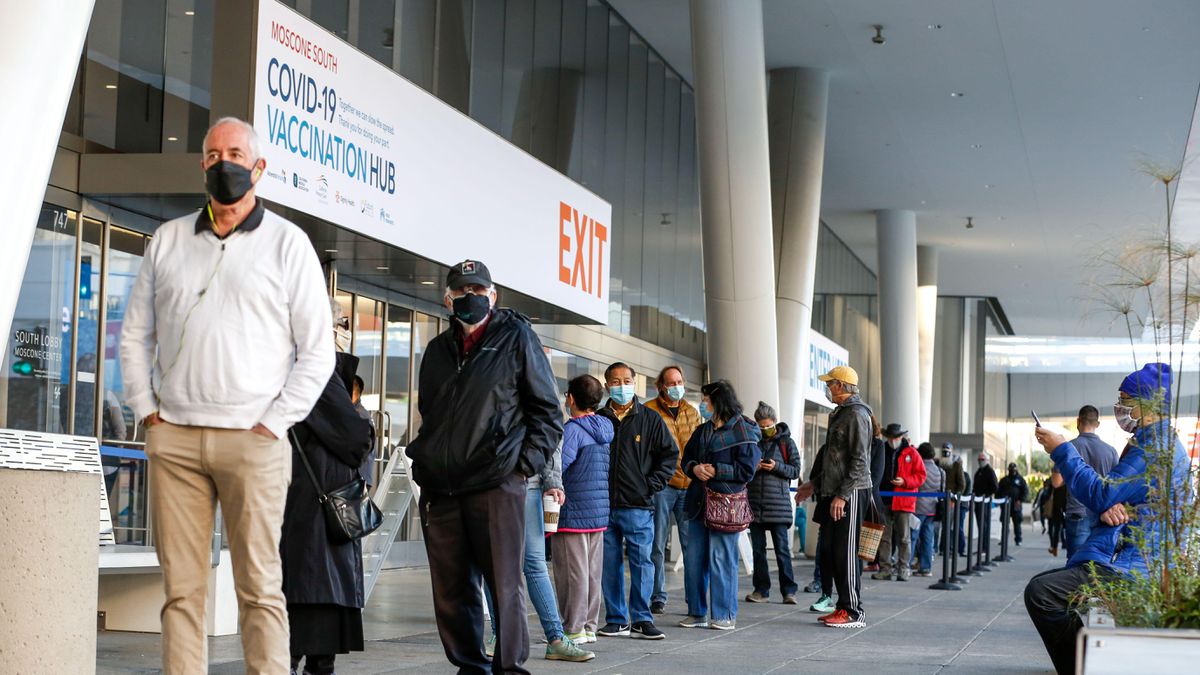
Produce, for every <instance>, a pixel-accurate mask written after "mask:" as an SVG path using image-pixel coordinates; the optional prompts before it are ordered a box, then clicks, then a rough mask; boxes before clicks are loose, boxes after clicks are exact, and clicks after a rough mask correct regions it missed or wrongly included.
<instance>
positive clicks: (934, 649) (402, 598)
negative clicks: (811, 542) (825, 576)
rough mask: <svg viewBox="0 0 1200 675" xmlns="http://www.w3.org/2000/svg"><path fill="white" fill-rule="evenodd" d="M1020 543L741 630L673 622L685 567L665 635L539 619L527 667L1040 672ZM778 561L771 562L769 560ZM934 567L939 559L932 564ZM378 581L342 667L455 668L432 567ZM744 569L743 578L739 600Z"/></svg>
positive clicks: (1034, 564)
mask: <svg viewBox="0 0 1200 675" xmlns="http://www.w3.org/2000/svg"><path fill="white" fill-rule="evenodd" d="M1029 539H1031V540H1033V541H1030V542H1029V543H1030V546H1028V547H1024V548H1020V549H1016V550H1015V551H1014V555H1015V556H1017V560H1016V561H1015V562H1011V563H1001V564H1000V566H999V567H998V568H996V570H995V571H993V572H990V573H988V574H987V575H985V576H983V577H974V578H972V580H971V583H970V584H968V585H967V586H966V587H965V589H964V590H963V591H960V592H945V591H931V590H929V589H928V585H929V583H930V582H931V581H933V580H930V579H917V578H913V579H912V580H911V581H909V582H907V583H899V582H894V581H891V582H883V581H872V580H870V579H864V588H863V597H864V601H865V603H866V610H867V622H868V627H867V628H866V629H863V630H834V629H830V628H824V627H823V626H821V625H819V624H818V623H817V622H816V616H817V615H816V614H813V613H811V612H809V611H808V606H807V605H808V604H809V603H811V602H812V601H814V600H815V599H816V597H815V596H813V595H808V594H803V593H801V595H800V596H799V597H800V598H801V601H802V602H803V603H804V604H803V605H800V606H790V605H783V604H781V603H780V602H779V597H778V596H777V595H776V596H774V597H772V602H771V603H770V604H750V603H746V602H742V603H740V607H739V614H738V622H737V623H738V629H737V630H735V631H728V632H722V631H715V630H697V629H692V630H688V629H684V628H678V627H676V626H675V622H677V621H678V620H679V619H681V618H682V617H683V613H684V611H685V609H686V608H685V607H684V605H683V601H682V593H681V592H678V588H679V586H680V584H681V583H682V574H679V575H671V578H670V582H671V584H670V586H671V587H673V588H675V589H676V592H675V593H673V594H672V599H671V600H672V601H671V604H670V605H669V606H668V612H669V613H668V614H667V615H665V616H661V617H658V618H659V626H660V627H661V628H662V629H663V630H665V631H666V633H667V639H666V640H664V641H661V642H650V641H645V640H634V639H630V638H612V639H606V638H600V639H601V641H600V642H599V643H598V644H595V645H589V648H590V649H593V650H594V651H595V652H596V659H595V660H593V661H591V662H589V663H585V664H576V663H562V662H555V661H546V660H544V659H543V658H542V655H543V651H544V649H545V645H544V644H541V643H540V639H541V637H542V633H541V628H540V625H539V624H538V622H537V618H536V617H531V620H530V635H532V636H533V639H534V644H533V645H532V646H531V648H530V660H529V662H528V663H527V664H526V665H527V667H528V668H529V669H530V670H531V671H533V672H535V673H568V672H569V673H581V674H582V673H596V672H606V673H622V674H625V675H634V674H637V673H654V674H655V675H661V674H662V673H737V674H739V675H741V674H749V673H799V672H804V673H851V672H864V671H866V672H872V673H941V672H943V671H957V672H970V673H1045V672H1051V671H1052V668H1051V666H1050V660H1049V658H1048V657H1047V656H1046V654H1045V651H1044V650H1043V648H1042V644H1041V641H1040V640H1039V639H1038V636H1037V633H1036V632H1035V631H1034V629H1033V625H1032V624H1031V623H1030V622H1029V618H1028V617H1027V616H1026V614H1025V607H1024V604H1023V602H1022V591H1023V589H1024V587H1025V581H1026V580H1028V579H1029V578H1030V577H1031V576H1033V575H1034V574H1036V573H1037V572H1040V571H1042V570H1044V569H1048V568H1050V567H1053V566H1055V565H1061V564H1062V558H1058V559H1052V558H1050V557H1049V556H1048V554H1047V553H1046V552H1045V549H1044V548H1042V547H1041V546H1040V543H1041V541H1040V538H1038V537H1032V536H1031V537H1029ZM773 564H774V563H773V562H772V565H773ZM939 568H940V563H939ZM796 574H797V578H798V579H801V580H803V581H804V582H807V580H808V579H811V578H812V563H811V562H809V561H801V562H798V563H797V564H796ZM385 575H386V576H385V577H383V578H381V580H380V585H379V586H378V587H377V589H376V592H375V595H374V596H373V597H372V599H371V603H370V606H369V607H368V608H367V611H366V613H365V619H366V621H365V630H366V636H367V639H368V640H369V642H368V644H367V650H366V652H364V653H359V654H351V655H348V656H341V657H339V658H338V672H339V673H341V674H342V675H356V674H360V673H372V674H374V673H452V672H454V669H453V668H452V667H451V666H450V664H449V663H448V662H447V661H446V660H445V655H444V653H443V652H442V646H441V643H440V642H439V641H438V637H437V632H436V627H435V626H434V623H433V601H432V598H431V596H430V591H429V581H428V572H427V571H426V570H424V569H408V570H394V571H390V572H387V573H385ZM749 591H750V587H749V577H748V576H743V577H742V593H741V595H742V596H743V597H744V596H745V594H746V593H748V592H749ZM158 650H159V636H157V635H148V634H137V633H117V632H102V633H100V634H99V639H98V650H97V659H96V661H97V672H98V673H101V674H106V673H107V674H121V675H128V674H129V673H154V672H159V670H158V665H159V656H158ZM210 654H211V662H212V666H211V668H210V670H209V672H210V673H241V672H243V668H244V666H243V664H242V661H241V646H240V644H239V641H238V638H237V637H236V636H232V637H224V638H213V639H211V640H210Z"/></svg>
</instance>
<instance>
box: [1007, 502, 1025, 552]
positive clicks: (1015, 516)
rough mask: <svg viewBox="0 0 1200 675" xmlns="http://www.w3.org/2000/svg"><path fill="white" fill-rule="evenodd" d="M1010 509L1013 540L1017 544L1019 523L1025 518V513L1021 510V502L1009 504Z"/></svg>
mask: <svg viewBox="0 0 1200 675" xmlns="http://www.w3.org/2000/svg"><path fill="white" fill-rule="evenodd" d="M1009 508H1010V509H1011V512H1010V514H1009V515H1010V516H1011V517H1012V528H1013V541H1015V542H1016V543H1017V544H1020V543H1021V523H1022V522H1024V520H1025V514H1024V513H1022V512H1021V504H1020V502H1017V503H1015V504H1009Z"/></svg>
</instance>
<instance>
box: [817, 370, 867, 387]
mask: <svg viewBox="0 0 1200 675" xmlns="http://www.w3.org/2000/svg"><path fill="white" fill-rule="evenodd" d="M817 379H818V380H820V381H822V382H828V381H830V380H837V381H838V382H845V383H846V384H852V385H854V386H856V387H857V386H858V373H856V372H854V369H853V368H851V367H850V366H834V367H833V369H832V370H830V371H829V372H828V373H825V374H824V375H819V376H817Z"/></svg>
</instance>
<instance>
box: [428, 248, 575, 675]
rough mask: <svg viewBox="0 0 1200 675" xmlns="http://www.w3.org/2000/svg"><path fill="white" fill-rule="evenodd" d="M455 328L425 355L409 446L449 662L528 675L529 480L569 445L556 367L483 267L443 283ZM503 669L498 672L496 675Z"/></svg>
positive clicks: (475, 264) (468, 268) (455, 272)
mask: <svg viewBox="0 0 1200 675" xmlns="http://www.w3.org/2000/svg"><path fill="white" fill-rule="evenodd" d="M445 304H446V308H447V309H449V310H451V312H453V314H454V319H453V320H452V321H451V322H450V324H451V325H450V328H449V329H448V330H446V331H445V332H443V333H442V334H440V335H438V336H437V337H435V338H434V339H433V341H432V342H430V343H429V346H428V347H427V348H426V350H425V358H424V360H423V361H422V362H421V372H420V377H419V382H418V392H419V394H420V398H419V402H418V408H419V411H420V413H421V420H422V423H421V429H420V432H419V434H418V435H417V437H416V438H415V439H413V441H412V443H411V444H410V445H409V446H408V450H407V452H408V456H409V457H411V458H412V460H413V479H414V480H416V482H417V484H418V485H419V486H420V487H421V498H420V501H419V506H420V512H421V526H422V531H423V533H424V536H425V550H426V552H427V553H428V554H429V576H430V581H431V582H432V584H433V606H434V613H435V615H436V617H437V625H438V634H439V635H440V637H441V639H442V646H443V647H444V648H445V650H446V657H447V658H448V659H449V660H450V662H451V663H453V664H454V665H455V666H458V668H459V669H460V670H462V671H478V672H491V671H492V670H493V669H494V670H496V671H503V672H505V673H528V672H529V671H528V670H526V669H525V668H524V667H523V665H522V664H524V662H525V660H526V659H527V658H529V625H528V617H527V616H526V611H525V578H524V575H523V574H522V570H521V567H522V564H523V561H524V549H525V489H526V488H525V480H526V478H527V477H529V476H532V475H535V474H537V473H538V472H540V471H541V469H542V467H543V466H545V464H546V462H547V461H549V459H550V457H551V456H552V454H553V453H554V449H555V448H556V447H557V446H558V442H559V440H560V439H561V438H562V429H563V426H562V412H561V410H560V409H559V407H558V391H557V387H556V385H555V382H554V374H553V373H552V372H551V370H550V362H549V360H548V359H547V358H546V355H545V353H544V352H543V350H542V344H541V342H540V341H539V340H538V338H537V335H536V334H534V332H533V329H532V327H531V326H530V325H529V321H528V320H527V319H526V318H525V317H524V316H521V315H520V314H518V313H517V312H514V311H512V310H506V309H495V304H496V289H495V287H494V286H493V284H492V277H491V274H490V273H489V272H488V269H487V267H485V266H484V264H483V263H481V262H479V261H476V260H466V261H464V262H461V263H459V264H457V265H455V266H454V267H452V268H450V273H449V274H448V275H447V277H446V294H445ZM481 578H485V579H487V582H488V585H489V586H490V587H491V588H494V589H497V591H498V592H497V593H496V596H495V600H496V614H495V616H493V617H492V620H493V622H495V627H496V646H495V656H494V658H493V659H491V660H489V659H488V658H487V656H486V655H485V653H484V643H483V604H482V601H481V596H480V593H479V587H480V581H481ZM493 666H494V668H493Z"/></svg>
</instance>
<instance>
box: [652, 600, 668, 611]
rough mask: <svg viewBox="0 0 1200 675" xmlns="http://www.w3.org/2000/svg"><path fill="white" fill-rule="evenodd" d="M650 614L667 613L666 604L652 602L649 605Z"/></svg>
mask: <svg viewBox="0 0 1200 675" xmlns="http://www.w3.org/2000/svg"><path fill="white" fill-rule="evenodd" d="M650 613H651V614H666V613H667V603H665V602H663V601H662V600H655V601H654V602H652V603H650Z"/></svg>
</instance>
